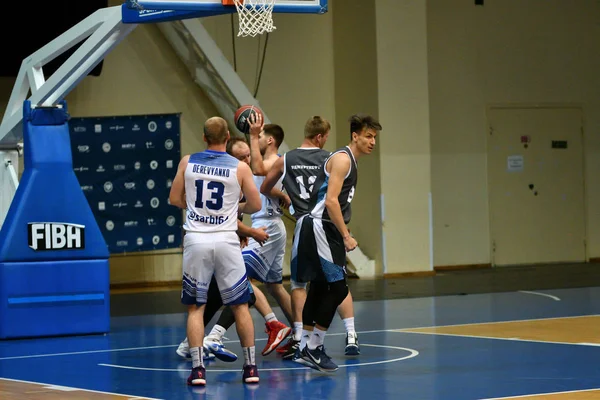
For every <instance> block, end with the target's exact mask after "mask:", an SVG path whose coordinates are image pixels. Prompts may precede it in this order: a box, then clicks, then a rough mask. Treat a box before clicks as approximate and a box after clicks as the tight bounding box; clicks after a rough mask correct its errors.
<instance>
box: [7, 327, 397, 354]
mask: <svg viewBox="0 0 600 400" xmlns="http://www.w3.org/2000/svg"><path fill="white" fill-rule="evenodd" d="M381 332H394V330H393V329H379V330H374V331H360V332H356V333H361V334H364V333H381ZM341 335H346V332H342V333H328V334H327V336H341ZM265 340H267V338H260V339H254V341H255V342H261V341H265ZM239 342H240V341H239V340H225V341H223V343H239ZM177 346H179V344H163V345H158V346H145V347H125V348H121V349H104V350H85V351H71V352H67V353H49V354H29V355H26V356H12V357H0V361H3V360H20V359H22V358H36V357H55V356H73V355H81V354H94V353H114V352H118V351H134V350H149V349H163V348H166V347H177Z"/></svg>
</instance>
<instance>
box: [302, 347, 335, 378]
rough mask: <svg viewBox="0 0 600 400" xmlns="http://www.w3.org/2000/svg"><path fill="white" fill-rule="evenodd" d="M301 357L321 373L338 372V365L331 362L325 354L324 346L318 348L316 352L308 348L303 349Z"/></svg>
mask: <svg viewBox="0 0 600 400" xmlns="http://www.w3.org/2000/svg"><path fill="white" fill-rule="evenodd" d="M300 355H301V356H302V357H303V358H304V359H305V360H308V361H310V362H311V363H312V365H310V367H311V368H313V369H316V370H319V371H321V372H334V371H337V370H338V366H337V364H336V363H334V362H333V361H331V358H330V357H329V356H328V355H327V354H326V353H325V347H323V345H320V346H318V347H317V348H316V349H314V350H310V349H309V348H308V346H305V347H304V348H303V349H302V352H301V353H300Z"/></svg>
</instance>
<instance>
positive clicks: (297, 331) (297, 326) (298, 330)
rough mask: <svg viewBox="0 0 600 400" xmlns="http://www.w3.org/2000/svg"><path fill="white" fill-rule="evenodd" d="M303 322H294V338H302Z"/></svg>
mask: <svg viewBox="0 0 600 400" xmlns="http://www.w3.org/2000/svg"><path fill="white" fill-rule="evenodd" d="M302 327H303V325H302V322H294V340H298V341H299V340H300V339H301V338H302Z"/></svg>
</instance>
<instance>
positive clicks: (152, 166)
mask: <svg viewBox="0 0 600 400" xmlns="http://www.w3.org/2000/svg"><path fill="white" fill-rule="evenodd" d="M150 168H152V169H156V168H158V161H156V160H152V161H150Z"/></svg>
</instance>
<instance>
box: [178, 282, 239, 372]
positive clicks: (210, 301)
mask: <svg viewBox="0 0 600 400" xmlns="http://www.w3.org/2000/svg"><path fill="white" fill-rule="evenodd" d="M222 305H223V301H222V300H221V293H220V292H219V287H218V286H217V281H216V280H215V277H214V276H213V277H212V279H211V280H210V285H209V286H208V294H207V300H206V306H205V308H204V317H203V320H204V326H207V325H208V324H209V323H210V321H211V320H212V318H213V317H214V316H215V314H216V313H217V311H219V309H220V308H221V306H222ZM202 352H203V358H204V360H212V359H214V358H215V355H214V354H212V353H211V352H210V351H209V350H208V349H207V348H206V343H205V346H204V349H203V350H202ZM176 353H177V354H178V355H179V356H180V357H183V358H185V359H189V358H190V357H191V355H190V344H189V341H188V338H187V336H186V338H185V339H184V340H183V341H182V342H181V343H180V344H179V346H178V347H177V350H176ZM236 358H237V357H236Z"/></svg>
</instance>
